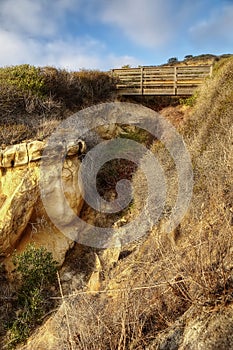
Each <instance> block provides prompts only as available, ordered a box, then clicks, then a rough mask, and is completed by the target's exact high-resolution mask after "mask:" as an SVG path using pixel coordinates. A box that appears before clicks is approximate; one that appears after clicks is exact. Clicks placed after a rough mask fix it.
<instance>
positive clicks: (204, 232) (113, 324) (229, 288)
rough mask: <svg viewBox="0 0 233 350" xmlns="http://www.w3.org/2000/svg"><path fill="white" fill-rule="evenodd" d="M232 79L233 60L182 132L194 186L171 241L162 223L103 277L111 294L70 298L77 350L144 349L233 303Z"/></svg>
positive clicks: (204, 94)
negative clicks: (193, 311) (195, 315)
mask: <svg viewBox="0 0 233 350" xmlns="http://www.w3.org/2000/svg"><path fill="white" fill-rule="evenodd" d="M232 72H233V60H232V59H231V60H228V61H226V62H225V64H224V65H223V67H222V68H221V69H219V70H218V69H216V74H215V76H214V78H213V79H212V80H209V81H208V82H207V83H206V85H205V86H204V87H203V88H202V90H201V91H200V94H199V97H198V100H197V104H196V106H195V109H194V111H193V114H192V116H190V118H189V120H188V121H187V122H186V123H185V124H184V125H183V126H182V127H180V132H182V134H183V135H184V137H185V139H186V143H187V146H188V149H189V151H190V154H191V157H192V161H193V166H194V176H195V186H194V193H193V198H192V202H191V205H190V208H189V211H188V213H187V214H186V216H185V218H184V219H183V221H182V222H181V223H180V225H179V227H178V228H177V229H176V230H175V231H174V232H173V233H171V234H170V235H168V234H167V233H165V232H164V231H163V223H164V220H165V219H163V220H161V222H160V224H159V225H158V227H157V228H155V229H154V230H153V231H152V232H151V234H150V236H149V237H147V239H145V240H144V242H143V241H142V242H141V243H140V244H135V246H134V249H132V247H131V248H130V247H129V249H131V251H132V253H131V254H129V255H128V256H127V255H126V256H127V257H126V258H122V259H121V260H120V261H119V262H118V264H117V266H116V267H115V268H114V269H112V270H109V271H108V272H107V273H106V274H105V280H104V281H102V288H103V290H104V289H105V288H107V290H105V293H99V294H96V295H94V296H93V295H92V294H90V295H89V294H87V295H86V294H81V295H80V294H78V295H76V296H74V297H71V296H70V297H69V298H68V299H67V303H68V305H69V308H70V311H69V318H70V320H71V331H72V334H73V341H74V342H75V346H76V348H77V349H85V350H86V349H93V350H94V349H144V348H145V346H146V344H149V343H150V342H151V341H152V339H155V338H156V337H157V336H158V334H160V332H161V331H163V330H165V329H168V328H169V327H171V326H172V325H173V324H174V322H175V321H176V320H177V319H179V317H180V316H181V315H183V314H185V312H186V311H187V310H188V309H189V308H190V307H191V306H192V307H196V308H198V310H199V312H201V310H205V312H207V313H208V312H209V313H213V312H216V310H224V309H225V308H226V307H227V306H228V305H229V304H231V303H232V302H233V274H232V272H233V263H232V261H233V246H232V241H233V240H232V238H233V230H232V224H233V220H232V213H233V208H232V202H233V201H232V199H233V198H232V168H233V164H232V163H233V160H232V154H233V152H232V139H233V138H232V136H233V135H232V115H233V105H232V102H231V101H232V97H233V96H232V91H233V86H232V84H233V83H232V82H233V79H232V78H233V77H232V74H233V73H232ZM155 150H156V151H158V153H159V152H162V153H160V157H161V159H162V160H163V161H164V160H165V157H166V156H165V153H164V150H162V148H160V147H157V146H155V147H154V151H155ZM169 162H170V161H169ZM169 162H168V164H170V165H171V162H170V163H169ZM170 165H169V166H168V167H167V169H170ZM167 174H171V172H169V171H168V173H167ZM140 186H141V184H140ZM171 194H173V192H172V191H171ZM122 257H124V256H123V255H122ZM144 287H146V288H144ZM109 289H110V290H111V289H114V290H115V291H108V290H109ZM119 289H122V291H121V292H120V291H119ZM74 310H75V311H74ZM60 341H61V339H60ZM61 348H64V349H66V348H67V349H68V348H69V347H68V345H67V343H64V344H63V347H62V346H61Z"/></svg>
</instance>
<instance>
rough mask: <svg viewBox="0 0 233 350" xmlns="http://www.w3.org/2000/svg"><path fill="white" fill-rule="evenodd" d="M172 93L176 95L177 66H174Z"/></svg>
mask: <svg viewBox="0 0 233 350" xmlns="http://www.w3.org/2000/svg"><path fill="white" fill-rule="evenodd" d="M173 93H174V95H177V67H176V66H174V92H173Z"/></svg>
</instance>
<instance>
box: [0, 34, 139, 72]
mask: <svg viewBox="0 0 233 350" xmlns="http://www.w3.org/2000/svg"><path fill="white" fill-rule="evenodd" d="M0 47H1V48H2V50H1V55H0V66H6V65H7V66H8V65H15V64H23V63H29V64H33V65H37V66H47V65H51V66H56V67H62V68H66V69H69V70H78V69H80V68H86V69H102V70H108V69H110V68H113V67H118V66H122V65H123V64H132V65H137V64H139V63H140V62H138V61H137V60H136V59H135V58H133V57H131V56H117V55H115V54H113V53H111V52H107V51H106V48H105V46H104V45H103V44H102V43H101V42H99V41H97V40H94V39H92V38H90V37H85V38H70V39H66V40H63V39H56V38H54V39H51V38H50V40H49V41H47V42H41V41H39V40H37V39H35V38H34V39H32V38H31V39H30V38H27V40H25V38H24V36H22V35H17V34H14V33H11V32H8V31H5V30H0Z"/></svg>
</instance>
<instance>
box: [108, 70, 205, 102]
mask: <svg viewBox="0 0 233 350" xmlns="http://www.w3.org/2000/svg"><path fill="white" fill-rule="evenodd" d="M112 74H113V76H115V77H117V78H118V84H117V93H118V94H119V95H174V96H188V95H192V94H193V93H194V91H195V89H196V88H197V87H198V86H199V85H201V84H202V83H203V81H204V80H205V79H206V78H207V77H209V76H211V74H212V66H211V65H205V66H173V67H171V66H161V67H139V68H121V69H113V70H112Z"/></svg>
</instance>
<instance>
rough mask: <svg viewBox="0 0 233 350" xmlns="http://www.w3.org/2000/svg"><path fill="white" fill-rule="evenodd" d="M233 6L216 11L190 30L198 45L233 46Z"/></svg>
mask: <svg viewBox="0 0 233 350" xmlns="http://www.w3.org/2000/svg"><path fill="white" fill-rule="evenodd" d="M232 19H233V4H229V5H225V6H223V7H222V8H220V9H218V10H217V9H214V10H212V11H211V13H210V14H209V16H208V17H207V18H205V19H204V20H202V21H201V22H198V23H197V24H196V25H194V26H193V27H191V28H190V34H191V37H192V39H193V41H194V42H195V43H196V44H197V45H201V46H207V47H208V45H213V44H215V45H216V43H218V46H222V45H224V46H225V45H229V46H230V45H231V47H232V44H233V36H232V32H233V20H232Z"/></svg>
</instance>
